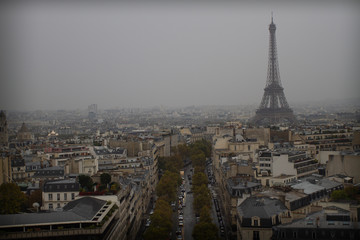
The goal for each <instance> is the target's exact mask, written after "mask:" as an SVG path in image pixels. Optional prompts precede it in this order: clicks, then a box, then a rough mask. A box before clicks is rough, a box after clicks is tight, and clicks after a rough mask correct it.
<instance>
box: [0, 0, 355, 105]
mask: <svg viewBox="0 0 360 240" xmlns="http://www.w3.org/2000/svg"><path fill="white" fill-rule="evenodd" d="M271 12H274V22H275V23H276V25H277V27H278V30H277V44H278V58H279V66H280V68H281V71H280V72H281V73H280V75H281V81H282V84H283V86H284V88H285V89H286V96H287V100H288V102H289V104H290V105H291V104H294V103H295V102H304V101H327V100H329V99H330V100H336V99H354V98H358V94H357V90H358V89H360V86H359V82H358V76H359V74H358V67H357V63H358V60H359V48H358V46H357V42H358V40H359V37H360V34H359V30H358V28H357V23H358V22H359V20H360V17H359V14H358V13H359V4H357V3H355V1H354V2H353V1H345V2H343V3H334V2H331V3H327V4H321V3H320V2H319V1H315V3H311V4H310V3H286V4H284V3H280V2H278V1H271V2H270V3H264V4H252V3H243V4H240V3H239V4H238V3H233V2H231V1H228V2H225V3H223V4H216V3H208V4H201V3H192V4H190V3H186V4H185V3H184V4H180V3H168V4H165V3H163V2H161V1H155V2H152V3H151V4H150V3H147V4H134V3H121V4H118V5H117V4H114V3H109V4H102V5H101V4H95V3H94V4H86V7H82V6H81V1H78V2H76V3H73V4H61V3H55V4H44V3H32V4H30V3H21V4H19V5H15V4H8V5H4V7H3V8H2V13H3V14H2V17H1V18H2V19H1V20H3V21H2V22H3V24H2V25H1V28H2V29H1V32H2V33H5V34H4V39H3V40H2V41H1V42H0V46H1V47H3V48H4V49H5V51H4V56H5V59H3V66H2V68H3V69H4V71H2V76H1V78H2V79H3V80H2V81H1V82H2V84H1V85H2V87H1V90H0V91H1V94H0V95H1V97H0V99H1V100H0V109H5V110H37V109H40V110H49V109H77V108H82V109H84V108H87V106H88V105H90V104H91V103H96V104H98V106H99V108H103V109H104V108H117V107H120V108H122V107H152V106H160V105H163V106H169V107H181V106H192V105H196V106H197V105H243V104H254V105H256V106H258V105H259V103H260V102H259V101H260V100H259V99H260V98H261V96H262V93H263V88H264V84H265V82H266V71H267V57H268V49H267V48H268V37H269V36H268V30H267V28H268V25H269V23H270V19H271ZM5 60H6V61H5ZM254 110H255V109H254Z"/></svg>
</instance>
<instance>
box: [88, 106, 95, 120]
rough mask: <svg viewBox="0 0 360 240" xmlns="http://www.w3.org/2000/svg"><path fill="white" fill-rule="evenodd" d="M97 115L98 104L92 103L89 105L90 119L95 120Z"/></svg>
mask: <svg viewBox="0 0 360 240" xmlns="http://www.w3.org/2000/svg"><path fill="white" fill-rule="evenodd" d="M96 115H97V104H91V105H89V106H88V117H89V119H90V120H95V119H96Z"/></svg>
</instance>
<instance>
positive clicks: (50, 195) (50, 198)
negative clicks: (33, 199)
mask: <svg viewBox="0 0 360 240" xmlns="http://www.w3.org/2000/svg"><path fill="white" fill-rule="evenodd" d="M52 200H53V198H52V193H49V201H52Z"/></svg>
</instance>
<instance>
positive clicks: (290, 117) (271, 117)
mask: <svg viewBox="0 0 360 240" xmlns="http://www.w3.org/2000/svg"><path fill="white" fill-rule="evenodd" d="M251 122H252V123H253V124H255V125H271V124H288V125H290V124H294V123H296V118H295V116H294V113H293V111H292V110H291V109H290V108H287V109H284V108H278V109H266V108H262V109H258V110H257V111H256V115H255V117H253V119H251Z"/></svg>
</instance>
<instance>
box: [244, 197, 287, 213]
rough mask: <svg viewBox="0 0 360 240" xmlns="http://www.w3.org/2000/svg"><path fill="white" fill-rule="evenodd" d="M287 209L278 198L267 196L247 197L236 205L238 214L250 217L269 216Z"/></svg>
mask: <svg viewBox="0 0 360 240" xmlns="http://www.w3.org/2000/svg"><path fill="white" fill-rule="evenodd" d="M287 210H288V209H287V208H286V207H285V205H284V204H283V203H282V202H281V201H280V200H278V199H272V198H269V197H261V198H260V197H249V198H247V199H246V200H245V201H244V202H242V203H241V204H240V206H239V207H238V211H239V212H240V215H242V216H243V217H244V218H251V217H254V216H257V217H260V218H270V217H272V216H274V215H277V214H280V213H282V212H285V211H287Z"/></svg>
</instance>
